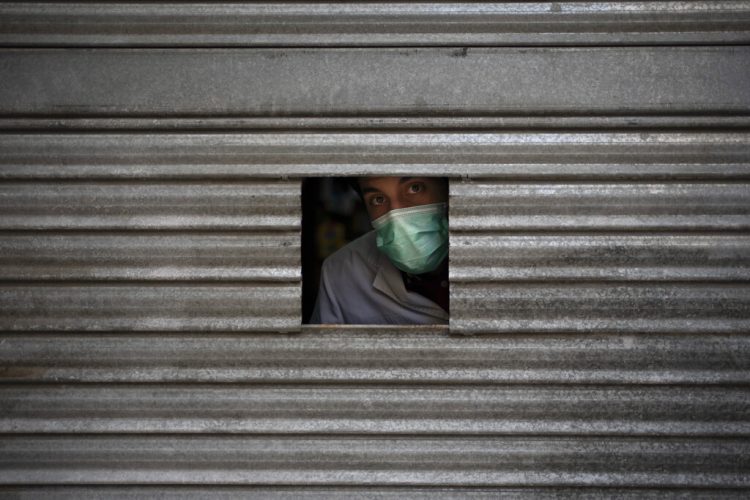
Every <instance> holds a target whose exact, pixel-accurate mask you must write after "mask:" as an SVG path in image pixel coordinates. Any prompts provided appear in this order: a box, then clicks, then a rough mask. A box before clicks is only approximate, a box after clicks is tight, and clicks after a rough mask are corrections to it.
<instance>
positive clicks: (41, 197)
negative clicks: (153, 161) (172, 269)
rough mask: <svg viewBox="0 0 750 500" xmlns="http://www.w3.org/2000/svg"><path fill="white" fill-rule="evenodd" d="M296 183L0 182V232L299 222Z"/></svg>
mask: <svg viewBox="0 0 750 500" xmlns="http://www.w3.org/2000/svg"><path fill="white" fill-rule="evenodd" d="M299 193H300V191H299V183H298V182H288V183H281V182H280V183H258V182H246V183H234V184H219V183H179V184H170V183H136V182H131V183H101V182H87V183H65V184H56V183H43V182H37V183H32V182H28V183H23V182H17V183H3V184H0V212H1V213H2V215H1V216H0V229H3V230H32V229H33V230H60V229H77V230H83V229H89V230H96V229H107V230H122V229H134V230H154V229H211V230H224V229H235V230H236V229H242V230H251V229H252V230H258V229H261V230H263V229H284V230H293V229H298V228H299V227H300V201H299V196H300V194H299Z"/></svg>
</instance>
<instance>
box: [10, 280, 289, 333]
mask: <svg viewBox="0 0 750 500" xmlns="http://www.w3.org/2000/svg"><path fill="white" fill-rule="evenodd" d="M299 296H300V286H299V284H298V283H296V284H289V285H282V284H265V283H262V282H260V283H257V282H256V283H243V284H239V285H238V284H220V283H217V284H203V283H202V284H191V283H183V284H162V283H158V284H155V283H148V282H146V283H134V282H132V281H130V282H124V283H118V284H111V285H109V284H108V285H103V284H76V283H73V284H67V283H49V284H46V283H45V284H15V283H7V284H4V285H3V286H2V287H0V310H2V311H3V315H2V317H0V329H2V330H9V331H19V330H46V331H49V330H85V331H110V330H112V331H143V330H148V331H165V330H206V331H223V330H248V331H258V330H260V331H269V330H271V331H294V330H298V329H299V327H300V322H301V318H300V307H299Z"/></svg>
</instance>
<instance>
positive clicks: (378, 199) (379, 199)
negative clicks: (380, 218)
mask: <svg viewBox="0 0 750 500" xmlns="http://www.w3.org/2000/svg"><path fill="white" fill-rule="evenodd" d="M383 203H385V196H373V197H372V198H370V205H376V206H377V205H382V204H383Z"/></svg>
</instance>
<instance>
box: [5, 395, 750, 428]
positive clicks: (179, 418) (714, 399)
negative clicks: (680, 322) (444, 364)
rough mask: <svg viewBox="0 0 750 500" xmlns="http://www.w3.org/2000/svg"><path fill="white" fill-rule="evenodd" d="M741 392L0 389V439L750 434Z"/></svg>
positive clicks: (745, 404) (743, 397)
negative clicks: (218, 435)
mask: <svg viewBox="0 0 750 500" xmlns="http://www.w3.org/2000/svg"><path fill="white" fill-rule="evenodd" d="M748 399H750V389H748V388H718V387H713V388H698V387H690V388H679V387H642V388H632V387H622V386H610V387H604V388H602V387H587V386H569V387H549V386H517V387H505V388H503V387H483V388H480V387H448V388H446V387H439V388H423V387H419V386H398V387H395V386H371V385H360V386H356V385H355V386H352V387H335V386H333V387H321V386H309V385H307V386H297V387H295V386H290V387H263V386H259V387H242V386H215V385H209V386H190V385H182V386H173V387H169V386H151V385H147V386H143V385H136V386H115V385H111V384H109V385H101V386H98V385H90V386H72V385H71V386H68V385H58V386H35V385H23V386H18V387H12V386H0V433H21V434H23V433H28V434H31V433H83V434H89V433H199V434H201V433H270V434H277V433H284V434H286V433H294V434H297V433H314V434H330V433H333V434H341V433H364V434H409V435H419V434H422V435H423V434H533V435H552V434H565V435H569V434H576V435H633V436H637V435H644V436H645V435H650V436H654V435H664V436H671V435H675V436H676V435H691V436H705V435H710V436H737V435H742V436H750V415H749V414H748V409H747V401H748Z"/></svg>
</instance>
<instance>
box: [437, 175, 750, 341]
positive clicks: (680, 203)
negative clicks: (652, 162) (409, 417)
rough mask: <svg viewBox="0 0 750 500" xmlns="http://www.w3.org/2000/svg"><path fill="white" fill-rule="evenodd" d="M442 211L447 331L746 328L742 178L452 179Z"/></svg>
mask: <svg viewBox="0 0 750 500" xmlns="http://www.w3.org/2000/svg"><path fill="white" fill-rule="evenodd" d="M450 215H451V229H452V230H453V231H455V232H456V233H458V234H455V238H454V239H453V240H452V249H454V251H453V252H452V253H451V323H450V324H451V328H452V329H453V330H454V331H464V332H467V333H479V332H519V331H526V332H534V331H538V332H560V331H605V332H606V331H617V332H706V333H711V332H738V333H739V332H747V331H748V330H750V286H748V285H747V282H748V272H747V271H748V269H747V265H746V259H745V256H746V255H747V252H746V251H745V250H743V249H742V247H743V246H744V243H740V247H734V250H732V249H731V248H732V247H733V246H734V245H735V244H737V243H739V240H741V239H743V238H744V235H736V234H734V233H733V232H735V231H747V229H748V228H750V185H748V184H747V183H745V182H741V181H735V182H732V183H722V182H699V181H693V182H684V181H683V182H677V181H673V182H669V183H666V182H660V183H655V182H640V183H633V182H618V183H584V182H565V183H562V182H536V183H524V182H512V181H505V182H499V181H496V182H490V181H485V182H455V183H452V184H451V214H450ZM653 231H661V232H662V233H657V234H652V233H649V232H653ZM664 231H670V232H668V233H664ZM696 231H702V233H698V234H696V233H695V232H696ZM722 231H723V232H725V233H722ZM534 232H541V233H539V234H534ZM688 232H689V233H688ZM532 247H533V248H532ZM709 249H710V250H709ZM553 254H554V257H552V255H553ZM503 264H505V265H503Z"/></svg>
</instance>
